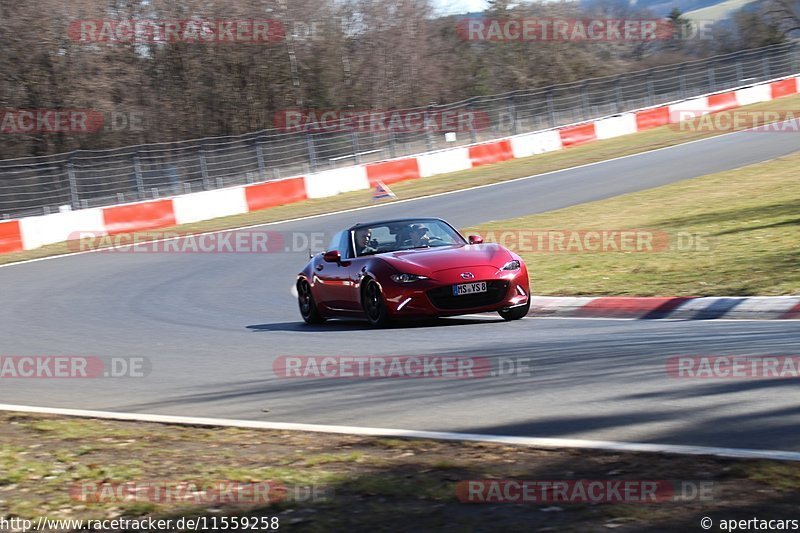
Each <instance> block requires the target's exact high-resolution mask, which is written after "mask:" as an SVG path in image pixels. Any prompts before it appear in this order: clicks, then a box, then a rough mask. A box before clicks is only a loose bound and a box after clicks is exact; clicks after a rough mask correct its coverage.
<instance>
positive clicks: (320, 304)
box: [297, 218, 530, 326]
mask: <svg viewBox="0 0 800 533" xmlns="http://www.w3.org/2000/svg"><path fill="white" fill-rule="evenodd" d="M297 295H298V300H299V304H300V314H301V315H302V316H303V320H305V321H306V322H307V323H309V324H317V323H320V322H323V321H325V320H326V319H328V318H334V317H341V318H344V317H354V318H364V317H366V319H367V320H369V322H370V323H371V324H373V325H374V326H384V325H386V324H387V323H388V322H389V321H390V320H393V319H399V318H420V317H439V316H453V315H463V314H467V313H483V312H488V311H497V312H498V313H499V314H500V316H501V317H503V318H504V319H506V320H517V319H520V318H522V317H524V316H525V315H526V314H528V309H529V308H530V298H529V296H530V289H529V285H528V271H527V269H526V268H525V264H524V263H523V262H522V260H521V259H520V258H519V256H517V255H516V254H515V253H513V252H511V251H509V250H507V249H505V248H503V247H502V246H500V245H499V244H494V243H487V244H483V240H482V239H481V238H480V237H478V236H475V235H471V236H470V237H469V239H468V240H467V239H464V237H462V236H461V234H460V233H459V232H458V231H456V230H455V229H454V228H453V227H452V226H451V225H450V224H448V223H447V222H445V221H444V220H441V219H438V218H423V219H402V220H386V221H382V222H371V223H367V224H356V225H355V226H353V227H351V228H349V229H347V230H344V231H340V232H339V233H337V234H336V235H335V236H334V237H333V239H332V241H331V243H330V245H329V246H328V248H327V251H326V252H325V253H321V254H317V255H316V256H314V257H312V258H311V260H310V261H309V262H308V264H307V265H306V267H305V268H304V269H303V271H302V272H301V273H300V274H299V275H298V278H297Z"/></svg>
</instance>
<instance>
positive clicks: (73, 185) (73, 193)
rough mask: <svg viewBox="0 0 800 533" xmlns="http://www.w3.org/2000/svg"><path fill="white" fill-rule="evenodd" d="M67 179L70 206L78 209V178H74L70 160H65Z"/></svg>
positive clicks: (73, 168) (73, 169)
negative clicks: (70, 200)
mask: <svg viewBox="0 0 800 533" xmlns="http://www.w3.org/2000/svg"><path fill="white" fill-rule="evenodd" d="M67 179H68V180H69V193H70V197H71V199H72V208H73V209H80V208H81V200H80V197H79V196H78V180H77V179H76V178H75V166H74V165H73V164H72V161H71V160H70V161H68V162H67Z"/></svg>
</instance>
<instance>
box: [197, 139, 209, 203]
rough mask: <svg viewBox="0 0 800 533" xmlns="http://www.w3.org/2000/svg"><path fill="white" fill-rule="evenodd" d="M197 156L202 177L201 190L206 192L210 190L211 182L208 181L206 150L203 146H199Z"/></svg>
mask: <svg viewBox="0 0 800 533" xmlns="http://www.w3.org/2000/svg"><path fill="white" fill-rule="evenodd" d="M198 155H199V158H200V175H201V176H202V177H203V189H204V190H206V191H208V190H211V182H209V180H208V163H207V162H206V149H205V146H203V145H202V144H201V145H200V149H199V150H198Z"/></svg>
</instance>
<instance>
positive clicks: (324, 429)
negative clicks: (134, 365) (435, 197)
mask: <svg viewBox="0 0 800 533" xmlns="http://www.w3.org/2000/svg"><path fill="white" fill-rule="evenodd" d="M0 411H13V412H20V413H37V414H50V415H61V416H70V417H80V418H99V419H104V420H122V421H129V422H148V423H157V424H177V425H186V426H216V427H236V428H244V429H266V430H279V431H308V432H314V433H333V434H342V435H359V436H374V437H398V438H413V439H432V440H446V441H468V442H489V443H495V444H509V445H517V446H530V447H537V448H576V449H585V450H603V451H614V452H636V453H662V454H675V455H713V456H718V457H730V458H738V459H772V460H776V461H800V452H790V451H782V450H753V449H746V448H721V447H708V446H691V445H679V444H653V443H641V442H615V441H599V440H583V439H567V438H544V437H514V436H510V435H482V434H476V433H453V432H445V431H424V430H423V431H418V430H411V429H389V428H372V427H354V426H333V425H319V424H295V423H289V422H263V421H258V420H235V419H224V418H200V417H186V416H173V415H154V414H137V413H116V412H111V411H88V410H82V409H63V408H50V407H33V406H25V405H9V404H0Z"/></svg>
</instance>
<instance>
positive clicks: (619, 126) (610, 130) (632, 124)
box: [594, 113, 639, 140]
mask: <svg viewBox="0 0 800 533" xmlns="http://www.w3.org/2000/svg"><path fill="white" fill-rule="evenodd" d="M594 131H595V134H596V135H597V138H598V139H599V140H603V139H612V138H614V137H621V136H622V135H630V134H631V133H636V132H637V131H639V130H638V128H637V126H636V114H635V113H623V114H622V115H617V116H613V117H608V118H604V119H601V120H598V121H597V122H595V123H594Z"/></svg>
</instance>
